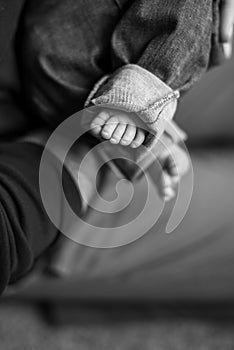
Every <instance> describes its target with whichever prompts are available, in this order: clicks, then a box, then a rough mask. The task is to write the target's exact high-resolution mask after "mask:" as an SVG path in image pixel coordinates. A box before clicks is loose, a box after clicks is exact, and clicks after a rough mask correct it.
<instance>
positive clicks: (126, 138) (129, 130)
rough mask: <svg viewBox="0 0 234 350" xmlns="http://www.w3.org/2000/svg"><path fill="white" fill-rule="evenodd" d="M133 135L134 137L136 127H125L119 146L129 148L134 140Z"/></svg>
mask: <svg viewBox="0 0 234 350" xmlns="http://www.w3.org/2000/svg"><path fill="white" fill-rule="evenodd" d="M135 135H136V126H135V125H130V124H128V125H126V130H125V133H124V135H123V137H122V139H121V141H120V144H121V145H123V146H129V145H130V144H131V143H132V141H133V140H134V137H135Z"/></svg>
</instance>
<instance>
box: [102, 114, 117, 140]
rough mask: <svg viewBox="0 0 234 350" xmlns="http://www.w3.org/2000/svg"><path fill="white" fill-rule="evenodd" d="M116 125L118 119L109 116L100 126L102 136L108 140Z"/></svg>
mask: <svg viewBox="0 0 234 350" xmlns="http://www.w3.org/2000/svg"><path fill="white" fill-rule="evenodd" d="M117 125H118V119H117V118H116V117H111V118H109V119H108V121H107V122H106V123H105V124H104V126H103V128H102V131H101V135H102V137H103V138H104V139H108V140H109V139H110V138H111V137H112V134H113V132H114V131H115V129H116V127H117Z"/></svg>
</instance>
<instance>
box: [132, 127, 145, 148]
mask: <svg viewBox="0 0 234 350" xmlns="http://www.w3.org/2000/svg"><path fill="white" fill-rule="evenodd" d="M144 141H145V132H144V131H143V130H142V129H137V132H136V136H135V138H134V140H133V142H132V144H131V147H132V148H137V147H140V146H141V145H142V144H143V142H144Z"/></svg>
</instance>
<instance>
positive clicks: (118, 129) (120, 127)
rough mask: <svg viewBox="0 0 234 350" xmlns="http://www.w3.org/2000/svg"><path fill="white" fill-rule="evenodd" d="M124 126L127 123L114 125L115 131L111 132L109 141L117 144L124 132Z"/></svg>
mask: <svg viewBox="0 0 234 350" xmlns="http://www.w3.org/2000/svg"><path fill="white" fill-rule="evenodd" d="M126 127H127V125H125V124H118V126H117V127H116V129H115V131H114V132H113V134H112V137H111V139H110V142H111V143H114V144H118V143H119V142H120V141H121V139H122V136H123V135H124V133H125V130H126Z"/></svg>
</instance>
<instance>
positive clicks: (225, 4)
mask: <svg viewBox="0 0 234 350" xmlns="http://www.w3.org/2000/svg"><path fill="white" fill-rule="evenodd" d="M233 27H234V0H221V12H220V41H221V43H222V44H223V51H224V55H225V57H226V58H227V59H228V58H230V57H231V55H232V39H233Z"/></svg>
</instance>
